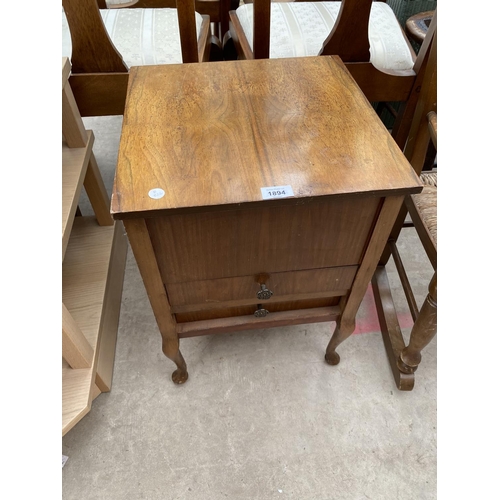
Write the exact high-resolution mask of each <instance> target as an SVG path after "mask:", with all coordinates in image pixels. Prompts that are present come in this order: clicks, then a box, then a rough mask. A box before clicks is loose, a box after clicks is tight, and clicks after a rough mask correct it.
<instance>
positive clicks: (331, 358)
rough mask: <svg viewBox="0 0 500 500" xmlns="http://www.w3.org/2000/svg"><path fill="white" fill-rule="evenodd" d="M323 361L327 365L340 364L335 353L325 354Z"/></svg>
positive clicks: (338, 357)
mask: <svg viewBox="0 0 500 500" xmlns="http://www.w3.org/2000/svg"><path fill="white" fill-rule="evenodd" d="M325 361H326V362H327V363H328V364H329V365H338V364H339V363H340V356H339V355H338V354H337V353H336V352H335V351H333V352H327V353H326V354H325Z"/></svg>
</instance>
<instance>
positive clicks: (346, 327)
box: [325, 320, 355, 365]
mask: <svg viewBox="0 0 500 500" xmlns="http://www.w3.org/2000/svg"><path fill="white" fill-rule="evenodd" d="M354 328H355V323H354V321H353V322H350V323H343V322H342V320H340V321H337V326H336V327H335V331H334V332H333V335H332V338H331V339H330V342H329V343H328V346H327V348H326V354H325V360H326V362H327V363H328V364H329V365H338V364H339V362H340V356H339V355H338V353H337V352H336V349H337V347H338V346H339V345H340V344H341V343H342V342H344V340H345V339H347V337H349V336H350V335H351V333H352V332H353V331H354Z"/></svg>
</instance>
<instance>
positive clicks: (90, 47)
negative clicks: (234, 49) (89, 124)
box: [62, 0, 225, 116]
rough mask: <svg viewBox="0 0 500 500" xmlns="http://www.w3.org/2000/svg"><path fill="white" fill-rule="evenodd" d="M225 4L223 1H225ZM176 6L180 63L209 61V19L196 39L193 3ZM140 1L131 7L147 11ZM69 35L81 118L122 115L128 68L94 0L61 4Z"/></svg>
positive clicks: (187, 0)
mask: <svg viewBox="0 0 500 500" xmlns="http://www.w3.org/2000/svg"><path fill="white" fill-rule="evenodd" d="M224 1H225V0H224ZM170 3H173V4H174V5H175V4H178V5H177V12H178V17H179V31H180V38H181V48H182V60H183V62H184V63H190V62H199V61H208V59H209V56H210V36H209V35H210V18H209V16H208V15H204V16H203V17H204V20H203V24H202V27H201V33H200V37H199V38H197V36H196V24H195V3H194V0H179V1H178V2H176V1H175V0H172V2H170ZM149 4H151V5H154V2H153V1H151V2H148V1H147V0H141V3H137V4H134V5H133V6H132V7H135V8H138V7H140V6H143V7H148V8H149ZM62 5H63V7H64V11H65V13H66V18H67V20H68V25H69V28H70V33H71V43H72V55H71V66H72V68H71V75H70V78H69V82H70V85H71V88H72V89H73V93H74V96H75V99H76V102H77V105H78V108H79V110H80V115H81V116H104V115H122V114H123V109H124V106H125V96H126V92H127V84H128V77H129V68H128V67H127V65H126V64H125V62H124V61H123V58H122V56H121V54H120V53H119V52H118V50H117V49H116V47H115V46H114V45H113V43H112V41H111V39H110V37H109V35H108V33H107V31H106V28H105V26H104V23H103V22H102V18H101V15H100V13H99V8H98V4H97V2H96V0H62Z"/></svg>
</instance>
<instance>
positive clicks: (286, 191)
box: [260, 186, 293, 200]
mask: <svg viewBox="0 0 500 500" xmlns="http://www.w3.org/2000/svg"><path fill="white" fill-rule="evenodd" d="M260 190H261V192H262V198H263V199H264V200H270V199H272V198H289V197H290V196H293V189H292V186H271V187H263V188H260Z"/></svg>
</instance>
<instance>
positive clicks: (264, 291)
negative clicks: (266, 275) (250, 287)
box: [257, 284, 273, 300]
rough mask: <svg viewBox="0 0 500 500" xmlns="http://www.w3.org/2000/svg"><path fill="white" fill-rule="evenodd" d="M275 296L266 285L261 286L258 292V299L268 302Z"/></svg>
mask: <svg viewBox="0 0 500 500" xmlns="http://www.w3.org/2000/svg"><path fill="white" fill-rule="evenodd" d="M272 296H273V292H272V291H271V290H269V289H268V288H267V287H266V285H265V284H261V285H260V290H259V291H258V292H257V298H258V299H259V300H267V299H270V298H271V297H272Z"/></svg>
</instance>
